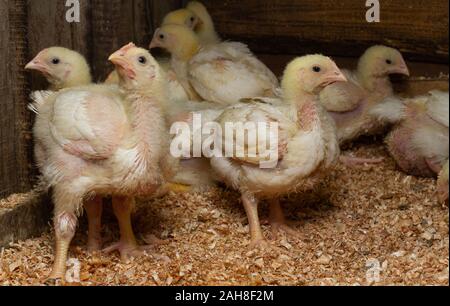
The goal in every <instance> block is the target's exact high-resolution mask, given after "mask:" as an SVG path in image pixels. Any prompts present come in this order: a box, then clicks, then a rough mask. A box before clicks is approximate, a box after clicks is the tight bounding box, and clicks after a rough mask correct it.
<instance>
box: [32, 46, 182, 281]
mask: <svg viewBox="0 0 450 306" xmlns="http://www.w3.org/2000/svg"><path fill="white" fill-rule="evenodd" d="M110 60H111V61H112V62H113V63H114V64H115V65H116V68H117V69H118V72H119V75H120V87H121V91H119V90H116V89H114V88H115V87H111V86H107V85H88V86H83V87H76V88H73V89H65V90H62V91H60V92H58V93H54V94H50V95H49V96H47V97H46V101H45V103H44V104H43V107H42V108H41V109H40V112H39V114H38V116H37V119H36V123H35V126H34V137H35V139H36V141H37V142H38V143H40V145H41V149H42V154H45V156H46V158H45V159H44V163H43V164H42V165H40V170H41V172H42V174H43V176H44V178H45V180H46V182H47V183H48V184H49V186H51V187H52V188H53V201H54V205H55V210H54V229H55V236H56V255H55V261H54V266H53V269H52V273H51V275H50V280H61V279H62V278H63V277H64V274H65V269H66V259H67V252H68V248H69V245H70V242H71V240H72V238H73V236H74V235H75V230H76V226H77V216H78V214H79V213H80V209H81V207H82V204H83V199H85V198H89V197H91V196H94V195H112V196H113V209H114V213H115V214H116V216H117V218H118V221H119V227H120V233H121V238H120V242H119V243H118V244H116V245H113V246H112V247H110V248H108V250H107V251H112V250H116V249H117V250H119V251H120V253H121V256H122V259H127V258H128V257H132V256H137V255H139V254H141V252H143V250H144V249H143V247H139V246H138V244H137V242H136V238H135V236H134V234H133V230H132V226H131V219H130V215H131V212H132V210H133V206H134V197H135V196H149V195H152V194H154V193H155V192H156V191H157V190H158V189H159V188H160V186H161V185H162V184H164V183H165V182H166V181H167V180H168V179H169V178H170V177H171V176H172V175H173V174H174V172H175V169H174V168H175V167H176V164H177V162H176V160H175V159H173V158H172V157H171V155H170V154H169V151H168V150H169V149H168V148H169V143H168V142H169V137H168V129H167V125H166V122H165V119H164V114H163V111H162V108H163V107H162V105H163V104H164V103H166V102H167V94H166V88H165V87H166V84H165V81H164V79H163V78H162V77H161V75H162V73H161V71H160V68H159V66H158V63H157V62H156V61H155V60H154V59H153V57H152V56H151V55H150V54H149V53H148V52H147V51H146V50H143V49H140V48H136V47H135V46H134V45H133V44H129V45H127V46H125V47H123V48H122V49H121V50H119V51H117V52H116V53H114V54H113V55H111V57H110ZM43 96H44V95H41V97H43ZM44 97H45V96H44Z"/></svg>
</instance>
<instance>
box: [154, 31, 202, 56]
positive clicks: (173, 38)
mask: <svg viewBox="0 0 450 306" xmlns="http://www.w3.org/2000/svg"><path fill="white" fill-rule="evenodd" d="M153 48H163V49H166V50H167V51H169V52H170V53H171V54H172V56H173V57H175V58H177V59H179V60H182V61H188V60H189V59H191V58H192V57H193V56H194V55H195V54H196V53H197V52H198V50H199V48H200V41H199V39H198V37H197V35H196V34H195V33H194V32H193V31H192V30H191V29H189V28H187V27H185V26H180V25H173V24H170V25H165V26H162V27H161V28H159V29H157V30H156V31H155V34H154V36H153V40H152V42H151V43H150V49H153Z"/></svg>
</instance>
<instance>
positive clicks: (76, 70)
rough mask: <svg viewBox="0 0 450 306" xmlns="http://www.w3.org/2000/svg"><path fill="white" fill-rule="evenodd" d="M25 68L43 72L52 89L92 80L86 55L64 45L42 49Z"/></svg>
mask: <svg viewBox="0 0 450 306" xmlns="http://www.w3.org/2000/svg"><path fill="white" fill-rule="evenodd" d="M25 69H29V70H36V71H39V72H40V73H42V74H43V75H44V76H45V77H46V79H47V81H48V82H49V83H50V84H51V86H52V89H62V88H68V87H74V86H81V85H87V84H89V83H91V82H92V78H91V72H90V69H89V65H88V63H87V61H86V59H85V58H84V56H82V55H81V54H80V53H78V52H75V51H72V50H70V49H66V48H62V47H51V48H48V49H44V50H42V51H41V52H40V53H39V54H38V55H37V56H36V57H35V58H34V59H33V60H32V61H31V62H29V63H28V64H27V65H26V66H25Z"/></svg>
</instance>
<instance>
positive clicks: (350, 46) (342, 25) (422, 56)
mask: <svg viewBox="0 0 450 306" xmlns="http://www.w3.org/2000/svg"><path fill="white" fill-rule="evenodd" d="M204 3H205V5H206V6H207V7H208V9H209V11H210V12H211V15H212V16H213V18H214V20H215V23H216V26H217V30H218V32H219V33H221V35H222V36H223V38H225V39H232V40H242V41H244V42H247V43H248V44H249V45H250V47H251V48H252V50H254V51H255V52H259V53H272V54H304V53H312V52H323V53H326V54H329V55H337V56H359V55H360V54H361V52H363V51H364V49H365V48H367V47H368V46H370V45H373V44H386V45H391V46H394V47H397V48H399V49H400V50H401V51H402V52H404V53H405V54H406V55H407V57H408V58H409V59H414V60H424V61H438V62H445V63H448V9H449V2H448V1H446V0H408V1H397V0H383V1H380V3H381V22H380V23H368V22H366V18H365V15H366V12H367V8H366V7H365V1H354V0H341V1H317V0H266V1H259V0H246V1H241V0H227V1H222V0H208V1H204Z"/></svg>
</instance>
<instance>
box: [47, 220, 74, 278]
mask: <svg viewBox="0 0 450 306" xmlns="http://www.w3.org/2000/svg"><path fill="white" fill-rule="evenodd" d="M55 214H56V216H55V219H54V227H55V237H56V249H55V260H54V263H53V269H52V273H51V274H50V276H49V280H48V281H47V283H48V284H56V283H57V282H60V281H62V280H64V277H65V273H66V261H67V253H68V251H69V246H70V242H71V241H72V238H73V236H74V235H75V230H76V226H77V216H76V215H75V214H74V213H73V212H60V213H58V212H55Z"/></svg>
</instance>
